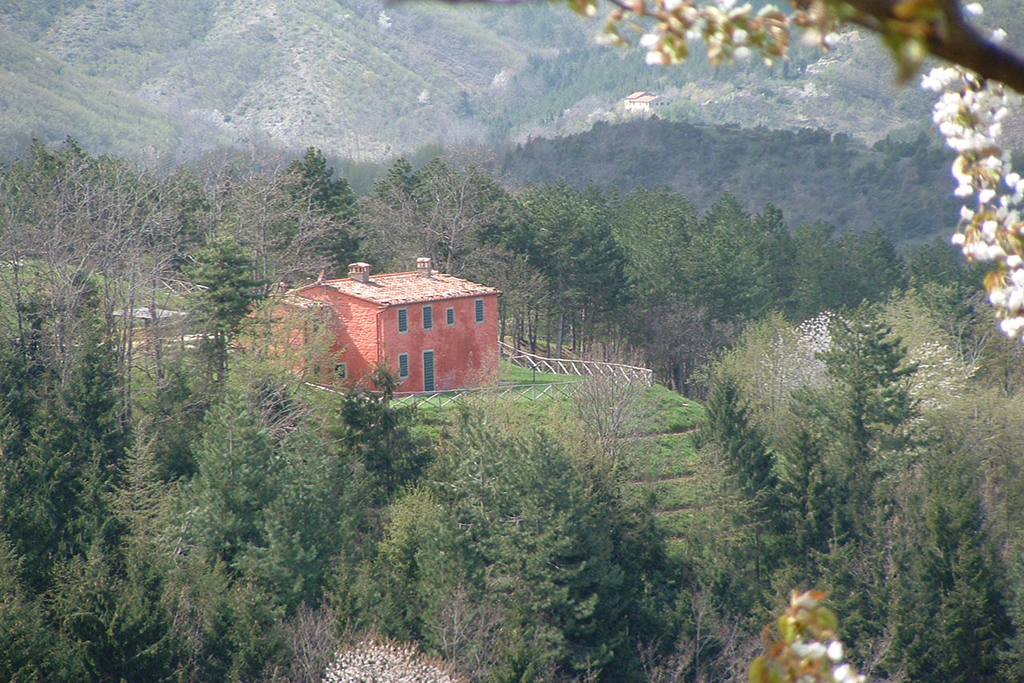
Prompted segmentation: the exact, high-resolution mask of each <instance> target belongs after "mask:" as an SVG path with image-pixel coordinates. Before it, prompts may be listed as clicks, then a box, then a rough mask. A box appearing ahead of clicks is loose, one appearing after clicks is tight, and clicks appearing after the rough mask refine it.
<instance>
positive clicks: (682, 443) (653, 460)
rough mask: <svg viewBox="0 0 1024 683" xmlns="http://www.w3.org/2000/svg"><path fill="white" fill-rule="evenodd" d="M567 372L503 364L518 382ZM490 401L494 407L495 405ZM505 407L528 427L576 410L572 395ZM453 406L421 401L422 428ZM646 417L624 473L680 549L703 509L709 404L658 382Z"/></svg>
mask: <svg viewBox="0 0 1024 683" xmlns="http://www.w3.org/2000/svg"><path fill="white" fill-rule="evenodd" d="M567 379H570V376H567V375H552V374H548V373H536V377H534V373H533V372H532V371H530V370H526V369H523V368H516V367H512V366H509V365H507V364H504V363H503V364H502V381H503V382H511V383H515V384H530V383H537V384H542V383H547V382H564V381H566V380H567ZM487 405H489V406H491V407H492V408H493V407H494V405H495V404H492V403H488V404H487ZM499 409H500V410H502V411H504V412H505V413H506V415H505V419H510V420H513V421H514V422H515V423H519V424H522V425H523V426H524V427H528V426H534V427H536V426H542V427H549V428H550V427H552V425H557V424H561V422H560V421H561V420H564V419H565V418H564V416H565V414H566V412H567V411H569V410H570V404H569V400H568V399H563V398H553V399H542V400H537V401H521V400H520V401H504V402H502V403H501V404H500V407H499ZM448 410H450V409H449V408H443V409H439V408H436V407H433V406H420V407H419V408H418V409H417V413H418V417H419V420H420V423H421V428H422V429H424V430H425V431H426V433H428V434H432V435H435V436H436V435H437V434H439V433H440V428H441V426H442V425H443V424H444V423H445V422H446V420H447V419H448V418H447V415H448V413H447V411H448ZM643 411H644V414H643V419H642V422H641V425H640V428H639V431H638V433H637V434H636V435H635V436H633V437H630V438H629V439H628V440H627V441H628V443H627V444H626V446H625V448H624V449H623V465H624V475H625V477H626V478H627V481H628V490H629V491H631V492H632V493H633V494H634V495H638V496H644V497H647V496H651V497H652V500H653V505H654V509H655V514H656V515H657V517H658V521H659V523H660V524H661V526H662V528H663V529H664V531H665V533H666V534H667V535H668V538H669V545H670V549H672V550H680V549H681V546H680V544H681V543H682V541H683V538H684V535H685V531H686V528H687V525H688V523H689V521H690V519H691V517H692V515H693V514H695V513H696V514H699V511H698V505H697V504H698V500H697V497H698V493H699V491H700V490H701V487H700V486H699V482H698V481H697V480H696V474H695V472H696V471H697V469H698V467H697V452H696V449H695V448H694V445H693V434H694V432H695V431H696V430H697V429H698V428H699V426H700V424H701V423H702V422H703V420H704V416H705V413H704V407H703V406H702V405H700V404H699V403H697V402H696V401H692V400H690V399H687V398H686V397H684V396H680V395H679V394H676V393H675V392H672V391H670V390H669V389H666V388H665V387H664V386H661V385H656V386H653V387H650V388H648V389H646V390H645V392H644V407H643Z"/></svg>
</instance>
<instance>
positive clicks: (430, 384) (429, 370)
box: [423, 351, 434, 391]
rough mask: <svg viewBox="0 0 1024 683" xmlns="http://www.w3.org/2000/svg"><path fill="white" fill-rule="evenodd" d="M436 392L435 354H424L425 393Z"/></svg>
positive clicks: (426, 352)
mask: <svg viewBox="0 0 1024 683" xmlns="http://www.w3.org/2000/svg"><path fill="white" fill-rule="evenodd" d="M433 390H434V352H433V351H424V352H423V391H433Z"/></svg>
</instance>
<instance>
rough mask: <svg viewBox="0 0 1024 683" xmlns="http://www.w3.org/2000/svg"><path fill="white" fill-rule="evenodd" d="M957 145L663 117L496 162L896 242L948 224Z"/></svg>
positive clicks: (533, 178) (511, 174)
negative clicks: (878, 234) (671, 193)
mask: <svg viewBox="0 0 1024 683" xmlns="http://www.w3.org/2000/svg"><path fill="white" fill-rule="evenodd" d="M952 157H953V155H952V153H951V152H950V151H948V150H946V149H944V148H942V147H938V146H936V145H934V144H932V143H931V141H930V140H929V139H928V138H926V137H924V136H922V137H920V138H918V139H917V140H915V141H908V142H898V141H893V140H881V141H879V142H876V143H875V144H874V145H872V146H870V147H869V146H867V145H865V144H864V143H863V142H860V141H858V140H854V139H852V138H851V137H850V136H848V135H843V134H829V133H828V132H826V131H821V130H809V129H803V130H797V131H781V130H768V129H766V128H740V127H739V126H735V125H724V126H723V125H717V126H714V125H703V124H701V125H694V124H689V123H673V122H669V121H661V120H657V119H652V120H640V121H633V122H629V123H623V124H619V125H605V124H597V125H596V126H595V127H594V128H593V129H592V130H591V131H589V132H587V133H581V134H579V135H573V136H569V137H563V138H557V139H550V140H549V139H534V140H531V141H530V142H528V143H526V144H523V145H517V146H515V147H513V148H510V149H509V150H507V151H506V152H505V153H504V154H503V155H502V156H501V158H500V159H499V161H497V162H496V163H495V165H494V170H495V172H496V173H499V174H500V175H502V176H503V177H504V178H506V180H511V181H513V182H514V181H519V182H532V183H545V182H554V181H559V180H564V181H565V182H567V183H569V184H571V185H574V186H576V187H578V188H582V187H584V186H586V185H588V184H595V185H598V186H600V187H602V188H605V189H608V188H611V187H616V188H618V189H619V191H620V193H621V194H623V195H624V194H626V193H629V192H631V191H632V190H634V189H636V188H638V187H645V188H653V187H658V186H665V187H669V188H671V189H673V190H675V191H677V192H679V193H680V194H682V195H683V196H684V197H686V198H687V199H688V200H690V201H691V202H692V203H693V204H694V206H696V207H697V208H698V209H699V210H707V209H709V208H711V206H712V205H713V204H714V203H715V202H717V201H718V200H719V198H720V197H721V196H722V194H723V193H726V192H728V193H730V194H733V195H735V196H737V197H740V198H742V200H743V202H744V204H746V206H747V208H748V209H749V210H753V211H759V210H760V209H761V207H763V206H764V205H765V204H768V203H772V204H774V205H775V206H777V207H778V208H780V209H782V210H783V212H784V213H785V215H786V219H787V222H788V223H789V225H791V226H797V225H800V224H801V223H805V222H813V221H819V220H820V221H825V222H828V223H830V224H832V225H835V226H837V227H838V228H840V229H841V230H851V231H854V232H864V231H867V230H870V229H872V228H874V227H878V228H880V229H881V230H882V231H883V232H884V233H886V234H887V235H888V236H889V237H890V238H891V239H893V240H894V241H896V242H897V243H905V242H908V241H915V240H921V239H927V238H930V237H933V236H934V235H936V234H938V233H948V232H949V230H950V229H951V228H952V226H953V225H955V223H956V220H957V217H958V211H959V203H958V201H957V200H956V198H955V197H954V196H953V195H952V193H951V191H950V190H951V188H952V184H953V182H952V179H951V177H950V175H949V163H950V161H951V160H952Z"/></svg>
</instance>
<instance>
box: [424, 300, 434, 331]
mask: <svg viewBox="0 0 1024 683" xmlns="http://www.w3.org/2000/svg"><path fill="white" fill-rule="evenodd" d="M423 329H425V330H432V329H434V307H433V306H430V305H427V306H424V307H423Z"/></svg>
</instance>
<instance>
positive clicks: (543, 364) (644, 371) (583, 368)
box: [498, 341, 654, 386]
mask: <svg viewBox="0 0 1024 683" xmlns="http://www.w3.org/2000/svg"><path fill="white" fill-rule="evenodd" d="M498 347H499V348H500V349H501V357H502V358H504V359H506V360H507V361H508V362H509V363H511V364H512V365H517V366H519V367H521V368H527V369H529V370H537V371H538V372H549V373H552V374H555V375H582V376H585V377H615V378H618V379H624V380H626V381H629V382H641V383H642V384H644V385H645V386H651V385H652V384H654V371H653V370H651V369H650V368H641V367H637V366H635V365H623V364H622V363H602V362H600V361H594V360H573V359H571V358H545V357H544V356H538V355H536V354H533V353H527V352H526V351H520V350H519V349H517V348H516V347H514V346H511V345H509V344H506V343H505V342H501V341H499V342H498Z"/></svg>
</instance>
